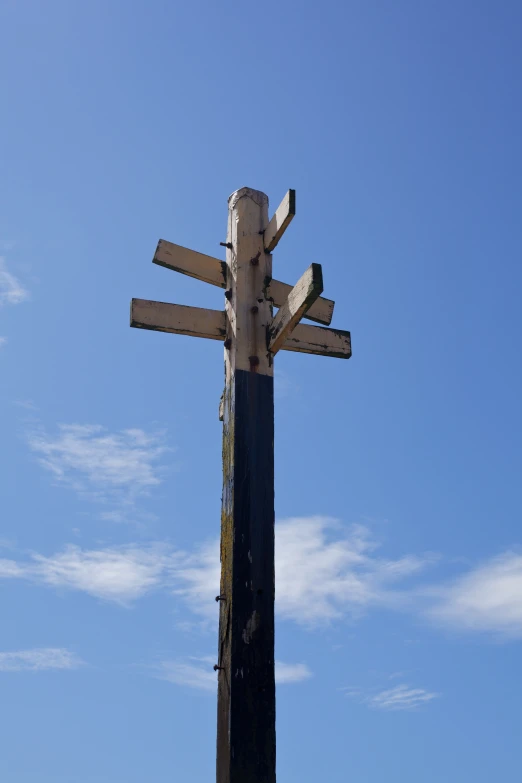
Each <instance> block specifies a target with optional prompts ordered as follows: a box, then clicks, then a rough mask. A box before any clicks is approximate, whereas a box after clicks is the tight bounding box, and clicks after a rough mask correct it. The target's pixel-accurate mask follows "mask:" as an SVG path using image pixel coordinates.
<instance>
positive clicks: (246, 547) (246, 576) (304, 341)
mask: <svg viewBox="0 0 522 783" xmlns="http://www.w3.org/2000/svg"><path fill="white" fill-rule="evenodd" d="M294 215H295V191H293V190H289V191H288V193H287V195H286V196H285V198H284V199H283V201H282V202H281V204H280V206H279V207H278V208H277V210H276V212H275V214H274V216H273V217H272V219H271V220H270V221H269V220H268V197H267V196H266V195H265V194H264V193H261V192H260V191H257V190H251V189H250V188H241V190H238V191H236V192H235V193H233V194H232V195H231V196H230V198H229V200H228V232H227V240H226V242H222V243H221V244H222V245H224V246H225V247H226V261H220V260H219V259H217V258H213V257H212V256H207V255H203V254H202V253H197V252H195V251H193V250H188V249H187V248H184V247H180V246H179V245H174V244H172V243H170V242H165V241H164V240H160V241H159V244H158V247H157V250H156V254H155V256H154V259H153V262H154V263H155V264H159V265H161V266H164V267H167V268H168V269H173V270H174V271H176V272H181V273H183V274H186V275H190V276H191V277H196V278H198V279H199V280H204V281H205V282H206V283H210V284H211V285H215V286H219V287H221V288H224V289H225V309H224V310H208V309H202V308H198V307H186V306H182V305H175V304H166V303H164V302H151V301H148V300H144V299H133V300H132V303H131V326H134V327H138V328H142V329H154V330H156V331H161V332H172V333H174V334H187V335H192V336H193V337H207V338H209V339H211V340H221V341H222V342H223V343H224V346H225V390H224V393H223V397H222V399H221V405H220V419H221V420H222V421H223V498H222V510H221V586H220V594H219V595H218V596H216V601H218V602H219V607H220V612H219V644H218V661H217V664H216V666H215V667H214V668H215V669H216V671H217V672H218V715H217V769H216V780H217V783H275V775H276V773H275V769H276V740H275V681H274V393H273V376H274V356H275V354H276V353H277V352H278V351H279V350H283V351H300V352H303V353H314V354H320V355H322V356H335V357H338V358H342V359H349V358H350V356H351V353H352V352H351V342H350V333H349V332H346V331H340V330H336V329H329V328H325V327H320V326H313V325H311V324H302V323H300V320H301V319H302V318H303V317H305V318H308V319H310V320H313V321H316V322H318V323H321V324H326V326H328V325H329V324H330V322H331V320H332V314H333V308H334V303H333V302H332V301H331V300H328V299H323V298H322V297H321V294H322V291H323V278H322V271H321V266H320V264H312V265H311V266H310V267H309V268H308V269H307V270H306V272H305V273H304V274H303V276H302V277H301V279H300V280H299V281H298V282H297V284H296V285H295V286H294V287H293V288H292V287H291V286H290V285H287V284H285V283H280V282H278V281H277V280H274V279H273V278H272V256H271V252H272V250H274V249H275V247H276V246H277V244H278V242H279V240H280V239H281V237H282V235H283V233H284V231H285V230H286V228H287V227H288V225H289V224H290V222H291V220H292V218H293V216H294ZM273 306H276V307H278V308H279V309H278V312H277V314H276V315H275V316H274V314H273Z"/></svg>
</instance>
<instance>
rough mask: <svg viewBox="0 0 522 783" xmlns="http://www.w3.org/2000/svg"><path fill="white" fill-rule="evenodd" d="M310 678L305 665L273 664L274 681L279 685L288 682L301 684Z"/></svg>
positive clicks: (308, 670) (310, 673)
mask: <svg viewBox="0 0 522 783" xmlns="http://www.w3.org/2000/svg"><path fill="white" fill-rule="evenodd" d="M311 676H312V672H311V671H310V669H309V668H308V666H307V665H306V663H283V661H276V662H275V679H276V682H277V683H278V684H279V685H282V684H284V683H290V682H303V680H308V679H310V677H311Z"/></svg>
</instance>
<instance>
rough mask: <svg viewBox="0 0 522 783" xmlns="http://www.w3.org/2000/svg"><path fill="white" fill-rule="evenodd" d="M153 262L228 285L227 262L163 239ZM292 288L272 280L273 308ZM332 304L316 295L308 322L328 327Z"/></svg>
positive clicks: (219, 284) (280, 302)
mask: <svg viewBox="0 0 522 783" xmlns="http://www.w3.org/2000/svg"><path fill="white" fill-rule="evenodd" d="M152 263H153V264H157V265H158V266H163V267H165V269H172V270H173V271H174V272H181V273H182V274H184V275H188V276H189V277H194V278H196V279H197V280H202V281H203V282H204V283H210V284H211V285H215V286H218V287H219V288H226V287H227V283H226V276H227V272H226V269H227V265H226V262H225V261H220V260H219V258H214V257H213V256H206V255H205V254H204V253H196V251H195V250H189V249H188V248H187V247H182V246H181V245H175V244H173V243H172V242H167V241H165V240H164V239H160V241H159V242H158V247H157V248H156V252H155V254H154V258H153V259H152ZM291 290H292V286H291V285H287V284H286V283H281V282H279V280H271V281H270V284H269V286H268V290H267V296H268V299H271V300H272V302H273V303H274V305H275V306H276V307H281V306H282V305H283V304H284V302H285V300H286V298H287V296H288V294H289V293H290V291H291ZM334 305H335V302H332V300H331V299H323V298H322V297H318V298H317V300H316V301H315V302H314V304H313V305H312V306H311V307H310V309H309V310H308V312H307V313H306V316H305V317H306V318H309V319H310V321H316V322H317V323H319V324H324V325H325V326H329V325H330V323H331V321H332V315H333V310H334Z"/></svg>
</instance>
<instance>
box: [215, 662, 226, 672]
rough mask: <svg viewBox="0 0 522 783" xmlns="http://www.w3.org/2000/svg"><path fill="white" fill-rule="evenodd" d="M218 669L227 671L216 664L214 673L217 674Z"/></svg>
mask: <svg viewBox="0 0 522 783" xmlns="http://www.w3.org/2000/svg"><path fill="white" fill-rule="evenodd" d="M218 669H219V670H223V671H225V667H224V666H218V665H217V663H215V664H214V671H215V672H217V671H218Z"/></svg>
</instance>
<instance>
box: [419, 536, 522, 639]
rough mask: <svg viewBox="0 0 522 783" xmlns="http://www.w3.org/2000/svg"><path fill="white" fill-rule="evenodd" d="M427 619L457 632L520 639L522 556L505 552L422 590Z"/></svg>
mask: <svg viewBox="0 0 522 783" xmlns="http://www.w3.org/2000/svg"><path fill="white" fill-rule="evenodd" d="M426 593H427V595H428V598H429V599H431V600H432V601H433V603H432V605H431V606H430V608H429V609H428V611H427V615H428V618H429V619H431V620H433V621H435V622H436V623H440V624H443V625H445V626H448V627H450V628H453V629H456V630H458V631H466V630H467V631H479V632H486V633H490V634H495V635H499V636H504V637H508V638H509V637H512V638H521V637H522V555H520V554H516V553H514V552H506V553H504V554H503V555H500V556H499V557H496V558H493V559H492V560H490V561H488V562H487V563H484V564H482V565H480V566H478V567H476V568H474V569H472V570H471V571H470V572H469V573H467V574H465V575H463V576H460V577H459V578H458V579H456V580H455V581H454V582H453V583H451V584H449V585H443V586H439V587H435V588H432V589H431V590H429V591H426Z"/></svg>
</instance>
